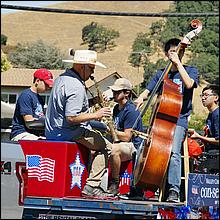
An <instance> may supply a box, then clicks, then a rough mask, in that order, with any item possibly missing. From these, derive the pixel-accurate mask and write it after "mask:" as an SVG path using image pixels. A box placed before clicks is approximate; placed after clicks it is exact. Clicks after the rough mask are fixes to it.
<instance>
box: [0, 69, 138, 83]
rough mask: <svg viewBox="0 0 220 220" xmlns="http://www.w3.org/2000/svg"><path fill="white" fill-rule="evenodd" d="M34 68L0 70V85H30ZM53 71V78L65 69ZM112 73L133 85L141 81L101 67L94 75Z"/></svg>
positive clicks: (99, 75)
mask: <svg viewBox="0 0 220 220" xmlns="http://www.w3.org/2000/svg"><path fill="white" fill-rule="evenodd" d="M35 70H36V69H22V68H11V69H9V70H7V71H4V72H1V86H18V87H19V86H22V87H26V86H30V85H31V83H32V81H33V73H34V72H35ZM50 71H51V72H52V73H53V76H54V79H56V78H57V77H58V76H59V75H60V74H61V73H63V72H64V71H65V70H50ZM112 74H117V75H118V77H117V78H120V77H125V78H128V79H129V80H130V81H131V83H132V84H133V86H136V85H138V84H140V83H141V81H140V82H138V80H137V76H136V74H134V76H132V75H131V74H129V75H126V74H125V73H124V74H120V73H117V72H116V71H114V72H109V71H102V69H101V68H96V69H95V73H94V77H95V79H96V81H97V82H100V81H102V80H103V79H105V78H107V77H108V76H110V75H112ZM93 84H94V82H93V81H92V80H90V79H89V80H88V81H86V86H87V87H90V86H92V85H93Z"/></svg>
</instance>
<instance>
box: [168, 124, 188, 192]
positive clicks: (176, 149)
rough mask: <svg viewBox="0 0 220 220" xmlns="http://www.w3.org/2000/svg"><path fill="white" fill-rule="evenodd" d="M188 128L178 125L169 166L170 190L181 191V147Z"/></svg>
mask: <svg viewBox="0 0 220 220" xmlns="http://www.w3.org/2000/svg"><path fill="white" fill-rule="evenodd" d="M185 135H186V129H185V128H184V127H181V126H176V129H175V132H174V138H173V144H172V150H171V157H170V162H169V166H168V184H169V185H170V190H174V191H176V192H178V194H179V193H180V185H181V148H182V144H183V141H184V139H185Z"/></svg>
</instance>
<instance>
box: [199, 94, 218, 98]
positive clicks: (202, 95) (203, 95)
mask: <svg viewBox="0 0 220 220" xmlns="http://www.w3.org/2000/svg"><path fill="white" fill-rule="evenodd" d="M213 95H215V94H201V95H199V96H200V97H201V98H202V97H205V98H208V97H209V96H213Z"/></svg>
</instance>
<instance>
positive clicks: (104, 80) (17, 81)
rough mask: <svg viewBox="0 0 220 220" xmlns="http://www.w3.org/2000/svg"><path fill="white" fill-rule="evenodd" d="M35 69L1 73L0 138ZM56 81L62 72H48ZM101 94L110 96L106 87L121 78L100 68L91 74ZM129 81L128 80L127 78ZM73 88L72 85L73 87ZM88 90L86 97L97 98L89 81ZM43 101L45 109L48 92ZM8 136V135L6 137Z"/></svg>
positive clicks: (12, 69) (134, 94) (92, 84)
mask: <svg viewBox="0 0 220 220" xmlns="http://www.w3.org/2000/svg"><path fill="white" fill-rule="evenodd" d="M35 71H36V69H20V68H11V69H9V70H7V71H5V72H1V137H3V133H8V132H10V129H9V128H10V125H11V119H12V117H13V112H14V109H15V105H16V101H17V99H18V97H19V95H20V93H21V92H22V91H23V90H24V89H27V88H29V87H30V86H31V84H32V82H33V73H34V72H35ZM50 71H51V72H52V74H53V77H54V79H56V78H57V77H58V76H59V75H60V74H61V73H63V72H64V70H50ZM93 76H94V77H95V80H96V82H97V84H98V86H99V89H100V90H101V92H105V93H106V94H107V95H108V96H112V92H111V90H110V89H109V88H108V86H110V85H112V84H113V83H114V82H115V80H116V79H118V78H121V76H120V75H119V74H118V73H117V72H114V73H109V74H108V73H106V72H102V71H101V69H100V68H97V69H96V70H95V73H94V74H93ZM128 79H129V78H128ZM73 86H74V85H73ZM86 87H87V88H88V90H89V92H88V97H89V98H92V96H94V97H95V96H97V91H96V86H95V84H94V82H93V81H92V80H91V79H89V80H88V81H86ZM40 95H41V96H42V97H43V98H44V101H45V104H46V106H45V108H46V107H47V103H48V100H49V96H50V91H47V92H46V93H42V94H40ZM132 97H133V98H135V97H137V94H136V93H135V92H134V90H133V91H132ZM7 136H8V135H7Z"/></svg>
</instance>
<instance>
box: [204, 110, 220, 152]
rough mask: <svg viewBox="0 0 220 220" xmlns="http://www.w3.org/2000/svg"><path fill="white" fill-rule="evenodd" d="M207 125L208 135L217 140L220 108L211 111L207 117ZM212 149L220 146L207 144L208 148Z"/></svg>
mask: <svg viewBox="0 0 220 220" xmlns="http://www.w3.org/2000/svg"><path fill="white" fill-rule="evenodd" d="M206 125H207V127H208V129H207V131H208V134H207V137H214V138H215V139H216V140H219V108H217V109H215V111H213V112H211V113H209V115H208V118H207V119H206ZM211 149H219V146H218V145H211V144H207V145H206V150H211Z"/></svg>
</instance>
